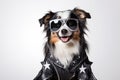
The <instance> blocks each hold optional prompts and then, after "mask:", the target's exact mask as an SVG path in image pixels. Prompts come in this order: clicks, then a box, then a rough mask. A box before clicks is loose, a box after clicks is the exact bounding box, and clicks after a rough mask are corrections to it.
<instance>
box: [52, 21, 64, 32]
mask: <svg viewBox="0 0 120 80" xmlns="http://www.w3.org/2000/svg"><path fill="white" fill-rule="evenodd" d="M61 24H62V23H61V22H60V21H58V22H57V23H55V22H54V21H52V22H51V30H52V31H57V30H58V29H59V28H60V27H61Z"/></svg>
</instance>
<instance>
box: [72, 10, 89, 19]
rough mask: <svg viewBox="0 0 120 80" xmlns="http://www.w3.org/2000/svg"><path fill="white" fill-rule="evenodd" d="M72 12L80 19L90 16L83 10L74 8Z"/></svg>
mask: <svg viewBox="0 0 120 80" xmlns="http://www.w3.org/2000/svg"><path fill="white" fill-rule="evenodd" d="M73 13H74V14H75V15H76V16H77V17H78V18H80V19H86V18H89V19H90V18H91V16H90V14H89V13H88V12H86V11H84V10H81V9H78V8H74V9H73Z"/></svg>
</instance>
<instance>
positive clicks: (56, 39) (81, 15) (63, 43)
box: [39, 8, 91, 67]
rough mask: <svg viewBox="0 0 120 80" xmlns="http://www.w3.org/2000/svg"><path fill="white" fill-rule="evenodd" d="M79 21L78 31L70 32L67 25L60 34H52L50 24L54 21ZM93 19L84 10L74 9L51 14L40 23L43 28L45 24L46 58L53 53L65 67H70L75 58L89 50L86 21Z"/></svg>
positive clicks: (60, 30) (61, 29)
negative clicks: (86, 38)
mask: <svg viewBox="0 0 120 80" xmlns="http://www.w3.org/2000/svg"><path fill="white" fill-rule="evenodd" d="M69 18H73V19H77V20H78V21H79V22H78V28H77V30H76V31H70V30H69V28H68V27H67V25H66V24H64V25H62V26H61V27H60V29H59V31H58V32H51V30H50V25H49V22H50V21H51V20H54V19H69ZM87 18H91V16H90V14H89V13H88V12H86V11H84V10H81V9H78V8H74V9H73V10H66V11H59V12H51V11H50V12H49V13H47V14H46V15H45V16H43V17H42V18H41V19H39V22H40V24H41V26H42V25H43V24H44V31H46V32H47V33H46V37H47V42H46V45H45V47H44V49H45V51H44V53H45V56H46V55H47V53H51V54H52V55H53V56H54V57H55V58H56V59H58V60H59V61H60V62H61V64H63V65H64V67H68V66H69V64H70V63H71V61H72V60H73V57H74V56H75V55H79V54H80V53H81V52H83V53H84V52H86V50H87V49H88V46H87V43H86V40H85V38H84V34H85V29H87V27H86V19H87Z"/></svg>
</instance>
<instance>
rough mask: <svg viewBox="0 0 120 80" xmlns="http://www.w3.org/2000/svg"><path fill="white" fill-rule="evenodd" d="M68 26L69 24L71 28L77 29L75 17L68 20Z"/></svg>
mask: <svg viewBox="0 0 120 80" xmlns="http://www.w3.org/2000/svg"><path fill="white" fill-rule="evenodd" d="M67 26H68V27H69V28H70V29H72V30H75V29H76V28H77V21H76V20H74V19H73V20H72V19H70V20H68V21H67Z"/></svg>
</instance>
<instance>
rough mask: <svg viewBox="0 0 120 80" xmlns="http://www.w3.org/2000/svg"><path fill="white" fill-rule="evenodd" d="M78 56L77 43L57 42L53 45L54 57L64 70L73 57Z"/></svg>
mask: <svg viewBox="0 0 120 80" xmlns="http://www.w3.org/2000/svg"><path fill="white" fill-rule="evenodd" d="M78 54H79V42H78V41H74V40H70V41H69V42H68V43H63V42H61V41H58V42H56V43H55V49H54V56H55V58H56V59H58V60H59V61H60V62H61V64H63V65H64V68H66V67H67V66H69V64H70V63H71V61H72V60H73V57H74V56H75V55H78Z"/></svg>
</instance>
